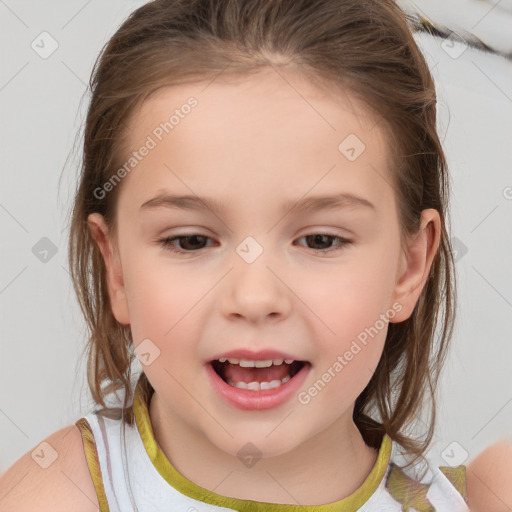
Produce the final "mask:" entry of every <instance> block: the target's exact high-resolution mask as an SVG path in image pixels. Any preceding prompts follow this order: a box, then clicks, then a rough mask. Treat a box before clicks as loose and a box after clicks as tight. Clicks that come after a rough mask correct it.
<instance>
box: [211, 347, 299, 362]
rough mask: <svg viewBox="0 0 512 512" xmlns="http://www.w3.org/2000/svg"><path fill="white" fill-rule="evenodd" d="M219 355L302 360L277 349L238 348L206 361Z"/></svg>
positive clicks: (240, 357)
mask: <svg viewBox="0 0 512 512" xmlns="http://www.w3.org/2000/svg"><path fill="white" fill-rule="evenodd" d="M221 357H225V358H226V359H249V360H251V361H265V360H267V359H283V360H284V359H293V360H294V361H303V359H299V358H297V357H295V356H293V355H291V354H286V353H284V352H279V351H278V350H271V349H269V350H260V351H258V352H255V351H254V350H248V349H238V350H231V351H229V352H225V353H223V354H219V355H217V356H215V357H212V358H211V359H209V360H208V361H206V362H207V363H210V362H211V361H215V360H216V359H220V358H221Z"/></svg>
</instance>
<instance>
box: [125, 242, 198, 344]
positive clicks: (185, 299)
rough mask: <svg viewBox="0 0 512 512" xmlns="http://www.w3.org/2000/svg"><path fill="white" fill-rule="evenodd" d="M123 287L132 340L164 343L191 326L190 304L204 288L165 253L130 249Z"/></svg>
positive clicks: (191, 312) (196, 299) (194, 301)
mask: <svg viewBox="0 0 512 512" xmlns="http://www.w3.org/2000/svg"><path fill="white" fill-rule="evenodd" d="M125 276H126V277H125V288H126V293H127V301H128V308H129V311H130V320H131V328H132V334H133V337H134V341H135V343H136V344H137V343H138V342H139V340H141V339H144V338H150V339H153V338H154V339H155V343H157V344H158V345H159V346H160V345H165V344H166V343H167V341H168V340H171V339H172V338H175V337H176V332H178V331H180V330H183V328H188V329H189V330H190V328H191V325H190V324H191V319H192V318H193V317H194V304H196V303H197V302H198V301H199V300H200V298H201V297H202V296H203V295H205V294H206V293H207V291H208V286H207V285H208V283H207V282H203V283H202V284H201V282H197V280H194V279H192V278H191V277H190V275H189V274H188V272H186V271H184V270H183V269H182V268H180V267H179V266H177V265H175V264H174V265H172V264H170V263H169V262H168V261H166V259H165V256H161V255H159V256H158V257H155V256H154V254H153V255H151V254H149V251H146V252H145V253H144V252H143V251H140V253H137V252H135V251H134V252H132V253H131V254H130V256H129V257H128V258H127V260H126V265H125Z"/></svg>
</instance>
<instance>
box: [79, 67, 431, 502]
mask: <svg viewBox="0 0 512 512" xmlns="http://www.w3.org/2000/svg"><path fill="white" fill-rule="evenodd" d="M285 76H286V80H284V79H283V77H285ZM290 84H293V87H292V86H291V85H290ZM297 91H300V94H298V92H297ZM190 96H194V97H195V98H196V99H197V100H198V106H197V107H196V108H195V109H194V110H192V112H191V113H190V114H189V115H188V116H186V117H185V119H182V120H181V122H180V124H179V125H178V126H176V127H175V129H174V130H173V131H172V132H170V133H169V134H168V135H166V136H164V138H163V140H162V141H161V142H160V143H159V144H158V145H157V147H156V148H154V149H152V150H151V152H150V153H149V154H148V156H146V157H145V158H144V159H143V160H142V161H141V162H140V163H139V164H138V165H137V166H136V168H135V169H134V170H132V171H131V173H130V174H128V175H127V176H126V177H125V178H124V179H123V181H122V183H121V185H120V186H121V190H120V196H119V202H118V205H117V216H118V230H117V233H112V232H109V230H108V228H107V226H106V225H105V222H104V220H103V218H102V217H101V215H99V214H97V213H96V214H92V215H91V216H90V217H89V219H88V222H89V227H90V230H91V233H92V235H93V237H94V239H95V240H96V242H97V243H98V246H99V247H100V249H101V251H102V254H103V257H104V259H105V262H106V266H107V272H108V288H109V294H110V299H111V305H112V310H113V313H114V315H115V317H116V319H117V321H118V322H120V323H122V324H130V325H131V330H132V334H133V339H134V344H135V346H138V345H139V344H140V343H141V342H142V340H144V339H146V338H149V339H150V340H151V341H152V342H153V343H154V344H155V345H156V346H157V347H158V349H159V350H160V356H159V357H158V358H156V359H155V360H154V361H153V362H152V363H151V364H150V365H149V366H144V367H143V369H144V371H145V373H146V374H147V376H148V379H149V381H150V382H151V384H152V386H153V387H154V389H155V394H154V396H153V398H152V400H151V404H150V417H151V422H152V425H153V429H154V433H155V438H156V440H157V442H158V444H159V445H160V446H161V448H162V450H163V451H164V453H165V454H166V456H167V457H168V458H169V460H170V461H171V462H172V463H173V465H174V466H175V467H176V469H177V470H178V471H179V472H180V473H182V474H183V475H184V476H186V477H187V478H189V479H190V480H192V481H194V482H195V483H196V484H198V485H200V486H202V487H204V488H206V489H209V490H214V492H216V493H218V494H223V495H226V496H232V497H237V498H241V499H251V500H258V501H267V502H269V501H270V502H275V503H299V504H303V505H315V504H323V503H328V502H333V501H336V500H339V499H342V498H344V497H346V496H348V495H350V494H351V493H353V492H354V491H355V490H356V489H357V488H358V487H359V486H360V485H361V484H362V483H363V482H364V480H365V478H366V477H367V476H368V474H369V472H370V471H371V469H372V467H373V466H374V464H375V461H376V457H377V451H376V450H374V449H372V448H370V447H368V446H367V445H366V444H365V443H364V441H363V439H362V436H361V434H360V433H359V430H358V429H357V427H356V426H355V424H354V423H353V421H352V412H353V407H354V402H355V400H356V398H357V396H358V395H359V394H360V393H361V391H362V390H363V389H364V388H365V386H366V385H367V383H368V381H369V379H370V377H371V375H372V373H373V371H374V369H375V367H376V366H377V363H378V361H379V359H380V356H381V353H382V350H383V346H384V341H385V337H386V332H387V325H385V327H384V328H382V329H381V330H380V331H379V333H378V335H376V336H374V337H373V338H369V342H368V343H367V345H366V346H364V348H363V349H362V350H361V351H360V352H359V353H358V354H357V356H354V358H353V359H352V360H351V361H350V362H349V364H347V365H346V366H345V367H344V368H343V370H342V371H341V372H339V373H337V374H336V377H335V378H333V379H331V381H330V382H329V383H328V384H327V385H326V386H325V388H324V389H323V390H322V391H321V392H320V393H318V395H317V396H315V397H314V398H312V399H311V401H310V402H309V403H308V404H305V405H303V404H301V403H299V401H298V400H297V399H296V397H293V398H292V399H290V400H289V401H288V402H286V403H285V404H283V405H281V406H279V407H277V408H275V409H270V410H263V411H243V410H239V409H236V408H234V407H233V406H232V405H230V404H228V403H227V402H225V401H224V400H223V399H222V398H220V397H219V396H218V395H217V394H216V392H215V391H214V389H213V388H212V387H211V385H210V384H209V381H208V380H207V377H206V374H205V369H204V364H205V361H207V360H209V359H212V358H213V357H214V356H216V355H218V354H221V353H224V352H226V351H228V350H232V349H235V348H253V349H256V350H258V349H268V348H270V349H276V350H281V351H284V352H287V353H291V354H293V355H294V356H295V359H299V360H307V361H309V362H310V363H311V365H312V366H311V370H310V373H309V375H308V376H307V379H306V381H305V383H304V384H303V386H302V387H301V389H300V390H299V391H305V390H307V389H308V388H309V387H311V386H312V385H313V383H314V382H315V381H317V380H318V379H319V378H321V376H322V374H323V373H324V372H325V371H327V369H328V368H329V367H332V366H333V364H334V362H335V361H336V360H337V357H338V355H340V354H341V355H342V354H344V353H345V351H347V350H348V349H349V348H350V346H351V343H352V341H353V340H354V339H355V338H356V337H357V335H358V334H359V333H360V332H361V331H363V330H364V329H365V328H366V327H369V326H373V325H374V324H375V322H376V321H377V320H378V319H379V315H381V314H384V313H385V312H386V311H388V310H389V309H390V308H392V306H393V304H395V305H397V304H398V305H399V307H400V308H401V309H400V312H398V313H396V315H395V316H394V318H393V319H392V320H390V321H393V322H401V321H403V320H405V319H407V318H408V317H409V316H410V314H411V313H412V310H413V308H414V305H415V304H416V302H417V300H418V297H419V294H420V293H421V290H422V288H423V285H424V283H425V280H426V278H427V276H428V272H429V269H430V266H431V263H432V259H433V257H434V255H435V253H436V251H437V248H438V246H439V237H440V220H439V214H438V212H437V211H435V210H432V209H429V210H425V211H424V212H423V214H422V220H421V226H420V230H419V231H418V233H417V234H416V236H414V237H412V238H410V239H408V240H407V242H408V244H407V249H406V250H405V251H402V249H401V246H400V232H399V224H398V214H397V205H396V201H395V195H394V191H393V189H392V188H391V187H390V186H389V184H388V183H390V182H391V174H390V170H389V168H388V157H389V154H388V149H389V148H388V147H387V143H386V141H385V139H384V135H383V132H382V131H381V128H380V125H376V120H375V119H374V118H373V117H372V116H371V115H369V114H368V112H367V111H366V109H365V108H364V105H363V104H362V103H359V102H358V101H357V100H356V99H355V98H354V97H350V96H347V95H339V94H338V95H337V96H334V95H333V94H329V93H328V91H326V90H323V89H322V90H321V89H320V88H318V87H317V86H313V85H312V84H311V83H309V82H308V81H307V80H306V79H304V78H302V77H301V76H299V75H297V74H292V73H291V72H290V73H287V74H285V73H284V72H283V71H280V72H279V74H278V73H277V72H275V71H273V70H266V71H264V72H261V73H259V74H257V75H253V76H251V77H249V78H248V77H245V78H244V79H243V81H242V80H240V79H239V80H238V81H237V80H235V79H229V80H228V79H227V78H225V77H222V76H220V77H217V78H216V79H215V81H213V82H211V83H209V85H208V82H204V83H194V84H182V85H179V86H174V87H166V88H163V89H160V90H159V91H158V92H157V93H156V94H154V95H152V96H151V97H150V98H149V99H148V100H146V102H145V103H144V104H143V105H142V107H141V108H140V109H139V110H137V111H136V112H135V113H134V115H133V116H132V117H131V119H130V122H129V123H128V126H129V129H128V131H127V139H126V144H127V146H126V147H127V149H128V150H129V151H133V150H136V149H137V148H139V147H140V146H141V145H142V144H143V143H144V141H145V140H146V137H147V136H148V134H151V132H152V130H153V129H154V128H155V127H156V126H158V124H159V123H161V122H163V121H165V120H166V119H168V117H169V112H172V111H173V110H174V109H175V108H179V106H180V105H183V104H184V103H185V102H186V100H187V98H189V97H190ZM351 133H355V134H357V136H358V137H359V139H361V140H362V141H364V144H365V145H366V149H365V151H364V152H363V153H362V154H361V155H360V156H359V157H358V158H357V159H356V160H355V161H353V162H351V161H349V160H348V159H347V158H346V157H345V156H344V155H343V154H341V153H340V151H339V150H338V145H339V144H340V142H341V141H343V140H344V139H345V138H346V137H347V135H349V134H351ZM376 171H378V173H376ZM379 175H380V176H379ZM383 178H384V179H383ZM162 190H166V191H168V192H172V193H175V194H195V195H198V196H200V197H203V196H210V197H215V198H217V199H222V200H223V201H224V202H225V203H226V206H227V209H226V211H225V212H222V213H216V214H214V213H213V212H212V211H210V210H207V211H205V212H201V211H184V210H177V209H169V208H165V207H162V208H159V209H155V210H153V211H145V212H143V213H141V212H140V211H139V208H140V206H141V205H142V204H143V203H144V202H145V201H147V200H148V199H151V198H153V197H154V196H156V195H157V194H158V193H159V192H160V191H162ZM342 192H344V193H352V194H355V195H358V196H360V197H363V198H365V199H367V200H368V201H370V202H371V203H373V205H374V207H375V209H374V210H373V209H371V208H365V207H351V208H346V209H338V210H333V211H328V210H324V211H320V212H316V213H307V212H301V211H296V210H292V211H288V213H287V214H286V215H285V214H284V213H283V212H282V211H281V208H282V204H283V203H284V202H285V201H286V200H298V199H300V198H302V197H303V196H305V195H311V194H315V195H316V194H324V193H325V194H334V193H342ZM316 233H320V234H322V233H328V234H330V235H333V236H336V235H338V236H343V237H345V238H347V239H349V240H351V241H352V243H351V244H349V245H346V246H344V247H341V248H339V245H338V242H337V241H336V239H334V240H333V239H331V241H330V242H329V239H327V241H326V240H323V241H322V240H320V242H316V244H315V241H314V240H313V241H311V240H310V241H309V242H308V239H307V238H304V237H305V236H306V235H311V234H316ZM185 234H188V235H190V234H201V235H203V236H207V237H209V239H208V240H207V242H204V241H203V242H199V243H198V242H197V241H195V242H194V241H193V240H192V241H191V240H190V239H188V242H189V244H190V245H186V244H187V240H185V241H183V240H182V245H179V241H175V242H174V246H175V247H176V248H178V249H179V248H182V250H186V249H187V248H190V247H192V248H194V247H198V249H197V250H196V251H195V252H193V253H192V251H190V250H189V254H183V255H181V254H177V253H172V252H170V251H169V250H168V249H165V248H164V247H162V246H161V245H160V244H159V242H158V240H159V239H161V238H164V237H166V236H179V235H181V236H183V235H185ZM115 235H117V236H115ZM247 236H252V237H253V238H254V239H255V240H256V241H257V242H258V243H259V244H260V246H261V247H262V248H263V253H262V254H261V255H260V256H259V257H258V258H257V259H256V260H255V261H254V262H253V263H251V264H248V263H247V262H246V261H244V260H243V259H242V258H241V257H240V256H239V255H238V253H237V252H236V248H237V247H238V245H239V244H240V243H241V242H242V241H243V240H244V239H245V238H246V237H247ZM322 243H323V244H324V245H322ZM194 244H195V245H194ZM201 244H202V245H201ZM323 248H328V249H329V248H330V250H331V252H330V253H324V254H322V253H321V252H320V249H323ZM191 396H192V398H191ZM249 441H250V442H251V443H253V444H254V445H256V446H257V447H258V449H259V450H260V452H261V453H262V459H261V460H259V461H258V462H257V463H256V464H255V465H254V466H253V467H251V468H247V467H245V466H244V465H243V464H242V463H241V462H240V460H239V459H238V457H237V452H238V450H240V448H241V447H242V446H244V445H245V444H246V443H247V442H249ZM305 467H307V469H308V471H307V472H306V471H304V468H305Z"/></svg>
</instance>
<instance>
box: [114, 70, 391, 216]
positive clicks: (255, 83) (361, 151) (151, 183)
mask: <svg viewBox="0 0 512 512" xmlns="http://www.w3.org/2000/svg"><path fill="white" fill-rule="evenodd" d="M192 105H193V106H192ZM377 121H378V120H377V119H375V117H374V116H372V115H371V114H370V112H369V110H368V109H367V108H366V106H365V105H364V103H362V102H360V101H359V100H358V99H356V98H355V97H354V96H352V95H351V94H349V93H347V92H343V91H336V92H335V93H334V92H330V91H329V90H327V89H326V88H324V87H322V88H320V87H318V86H317V85H313V84H312V83H311V82H309V81H308V80H307V79H305V78H304V77H301V76H300V75H298V74H296V73H295V74H294V73H285V72H284V71H282V70H279V71H276V70H273V69H270V70H266V71H263V72H259V73H256V74H254V75H250V76H244V77H234V76H222V75H220V76H218V77H217V78H215V79H214V80H213V81H212V80H210V81H203V82H195V83H187V84H180V85H175V86H172V87H165V88H162V89H160V90H158V91H157V92H156V93H154V94H152V95H151V96H150V97H149V98H148V99H147V100H146V101H145V102H144V103H143V104H142V105H141V106H140V107H139V109H137V110H136V111H135V112H134V114H133V115H132V116H131V119H130V120H129V122H128V128H127V131H126V139H125V140H126V148H127V151H126V157H129V155H130V154H132V152H134V151H135V152H136V151H138V149H140V148H142V147H143V146H145V145H146V146H151V149H150V151H145V153H146V156H144V157H143V158H141V159H140V161H137V163H136V165H135V166H134V167H133V171H131V172H130V173H129V175H127V177H126V178H124V182H123V189H126V190H125V191H124V192H123V193H122V194H121V199H120V201H122V197H123V195H124V196H125V202H126V204H129V205H136V204H137V205H138V206H140V205H141V204H142V203H143V202H144V201H147V200H148V199H150V198H151V195H155V194H156V192H158V191H161V190H163V189H166V190H170V191H172V192H173V193H183V194H187V195H190V194H191V193H192V194H197V195H205V196H212V195H214V196H218V197H219V198H220V200H221V201H223V199H225V201H224V202H229V201H230V200H231V199H232V200H233V201H242V202H244V203H245V204H246V205H247V206H249V205H252V206H255V205H256V204H261V201H262V200H263V201H264V202H265V205H266V206H268V205H270V204H271V203H272V202H273V200H274V199H277V198H278V197H282V196H283V195H287V196H289V198H290V199H291V198H293V197H301V196H304V195H305V194H307V193H308V191H311V193H312V194H317V193H323V192H327V191H329V190H330V189H340V187H344V188H346V191H347V192H354V193H355V192H359V195H364V196H365V197H366V198H367V199H368V200H369V201H371V202H373V203H374V204H375V203H379V202H384V201H389V200H391V201H394V197H393V194H392V190H391V187H390V185H389V184H390V183H391V178H390V176H389V169H388V161H387V159H388V148H387V145H386V141H385V139H384V136H383V133H382V132H381V130H380V127H379V126H378V122H377ZM386 187H387V188H389V189H390V190H387V191H386V190H385V188H386ZM383 189H384V190H383ZM276 207H280V205H279V204H277V205H276Z"/></svg>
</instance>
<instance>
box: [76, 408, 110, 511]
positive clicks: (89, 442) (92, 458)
mask: <svg viewBox="0 0 512 512" xmlns="http://www.w3.org/2000/svg"><path fill="white" fill-rule="evenodd" d="M75 425H76V426H77V427H78V428H79V429H80V432H81V433H82V440H83V443H84V449H85V456H86V458H87V465H88V466H89V472H90V473H91V477H92V481H93V483H94V487H95V489H96V496H97V497H98V503H99V505H100V512H110V509H109V508H108V502H107V496H106V494H105V488H104V487H103V478H102V476H101V468H100V461H99V458H98V451H97V450H96V442H95V441H94V434H93V433H92V429H91V426H90V425H89V422H88V421H87V420H86V419H85V418H80V419H79V420H78V421H76V422H75Z"/></svg>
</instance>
